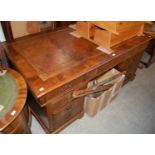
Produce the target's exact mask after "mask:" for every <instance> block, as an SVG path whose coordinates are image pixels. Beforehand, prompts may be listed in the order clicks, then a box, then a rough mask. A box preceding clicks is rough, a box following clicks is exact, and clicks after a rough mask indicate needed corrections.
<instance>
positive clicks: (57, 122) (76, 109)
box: [52, 98, 84, 129]
mask: <svg viewBox="0 0 155 155" xmlns="http://www.w3.org/2000/svg"><path fill="white" fill-rule="evenodd" d="M83 102H84V99H83V98H79V99H75V100H73V101H72V102H70V103H68V104H66V105H65V106H64V107H62V108H57V109H55V110H54V111H53V114H52V115H53V122H54V128H55V129H57V128H58V127H60V126H61V125H63V124H65V123H66V122H67V121H69V120H70V119H71V118H72V117H74V116H75V115H77V114H78V113H80V112H81V111H83Z"/></svg>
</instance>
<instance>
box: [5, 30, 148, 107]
mask: <svg viewBox="0 0 155 155" xmlns="http://www.w3.org/2000/svg"><path fill="white" fill-rule="evenodd" d="M72 31H73V30H72V29H70V28H67V29H64V30H61V31H56V32H48V33H43V34H39V35H35V36H30V37H24V38H21V39H18V40H16V41H14V42H12V43H9V44H7V53H8V57H9V59H10V60H11V61H12V63H13V64H14V65H15V67H16V68H17V69H18V70H19V71H20V73H21V74H22V75H23V76H24V77H25V79H26V81H27V83H28V85H29V88H30V90H31V92H32V94H33V95H34V97H35V98H37V99H38V98H40V97H42V96H43V95H45V94H47V93H49V92H51V91H53V90H55V89H57V88H59V87H61V86H63V85H64V84H67V83H68V82H71V81H72V80H74V79H77V78H78V77H80V76H82V75H84V74H86V73H88V72H90V71H92V70H94V69H97V68H98V67H100V66H103V65H104V66H105V67H104V71H107V70H108V69H110V67H114V66H115V65H117V64H118V63H120V62H121V61H123V60H125V59H126V58H127V57H130V56H133V55H134V53H133V52H132V53H130V51H131V49H132V48H136V47H137V46H139V45H141V44H145V43H146V42H148V40H149V38H148V37H145V36H141V37H134V38H132V39H130V40H128V41H125V42H122V43H121V44H119V45H116V46H114V47H113V48H112V50H114V51H115V54H116V55H115V56H112V55H107V54H105V53H104V52H102V51H99V50H97V49H96V47H97V46H96V45H95V44H94V43H92V42H90V41H88V40H86V39H84V38H76V37H74V36H72V35H70V32H72ZM41 106H43V105H41Z"/></svg>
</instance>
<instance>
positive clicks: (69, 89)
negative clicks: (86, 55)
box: [38, 69, 96, 105]
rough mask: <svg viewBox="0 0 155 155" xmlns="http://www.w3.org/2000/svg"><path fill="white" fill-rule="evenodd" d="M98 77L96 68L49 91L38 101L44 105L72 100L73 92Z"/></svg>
mask: <svg viewBox="0 0 155 155" xmlns="http://www.w3.org/2000/svg"><path fill="white" fill-rule="evenodd" d="M95 77H96V69H94V70H92V71H90V72H89V73H86V74H85V75H83V76H81V77H79V78H77V79H75V80H73V81H71V82H69V83H67V84H65V85H63V86H61V87H60V88H58V89H56V90H53V91H51V92H49V93H48V94H46V95H44V96H42V97H41V98H39V99H38V102H39V103H41V104H42V105H48V104H50V105H54V104H57V103H58V104H59V102H60V101H61V100H65V101H67V102H68V101H70V100H72V93H73V91H75V90H79V89H82V88H86V87H87V83H88V82H89V81H90V80H92V79H93V78H95Z"/></svg>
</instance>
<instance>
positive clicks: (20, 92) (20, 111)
mask: <svg viewBox="0 0 155 155" xmlns="http://www.w3.org/2000/svg"><path fill="white" fill-rule="evenodd" d="M26 97H27V86H26V83H25V80H24V79H23V77H22V76H21V75H20V74H19V73H17V72H15V71H14V70H12V69H9V68H7V73H6V74H5V75H3V76H0V98H1V102H0V107H1V108H0V132H1V133H6V134H13V133H14V134H17V133H18V134H21V133H31V130H30V122H31V115H30V111H29V108H28V105H27V104H26Z"/></svg>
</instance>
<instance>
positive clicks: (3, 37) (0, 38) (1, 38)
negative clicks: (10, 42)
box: [0, 22, 5, 42]
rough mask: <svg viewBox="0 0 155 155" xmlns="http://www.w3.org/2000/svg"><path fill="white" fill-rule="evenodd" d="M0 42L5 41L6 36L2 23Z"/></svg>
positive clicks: (0, 26)
mask: <svg viewBox="0 0 155 155" xmlns="http://www.w3.org/2000/svg"><path fill="white" fill-rule="evenodd" d="M0 41H1V42H3V41H5V36H4V33H3V30H2V25H1V22H0Z"/></svg>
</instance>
